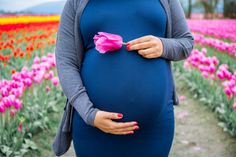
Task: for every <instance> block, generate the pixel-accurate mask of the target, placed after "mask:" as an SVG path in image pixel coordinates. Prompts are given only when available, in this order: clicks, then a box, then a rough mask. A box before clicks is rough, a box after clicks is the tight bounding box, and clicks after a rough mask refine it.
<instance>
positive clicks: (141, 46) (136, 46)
mask: <svg viewBox="0 0 236 157" xmlns="http://www.w3.org/2000/svg"><path fill="white" fill-rule="evenodd" d="M151 47H153V43H152V42H150V41H146V42H142V43H138V44H134V45H131V46H129V47H128V48H127V50H128V51H131V50H141V49H148V48H151Z"/></svg>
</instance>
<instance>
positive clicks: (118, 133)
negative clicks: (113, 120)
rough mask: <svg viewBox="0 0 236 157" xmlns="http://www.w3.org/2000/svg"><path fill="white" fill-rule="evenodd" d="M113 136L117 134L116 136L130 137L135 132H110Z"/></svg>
mask: <svg viewBox="0 0 236 157" xmlns="http://www.w3.org/2000/svg"><path fill="white" fill-rule="evenodd" d="M110 133H111V134H116V135H129V134H133V133H134V131H125V132H124V131H123V132H120V131H113V132H110Z"/></svg>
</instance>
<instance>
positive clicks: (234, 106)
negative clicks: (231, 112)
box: [233, 102, 236, 110]
mask: <svg viewBox="0 0 236 157" xmlns="http://www.w3.org/2000/svg"><path fill="white" fill-rule="evenodd" d="M233 108H234V109H235V110H236V102H235V103H234V104H233Z"/></svg>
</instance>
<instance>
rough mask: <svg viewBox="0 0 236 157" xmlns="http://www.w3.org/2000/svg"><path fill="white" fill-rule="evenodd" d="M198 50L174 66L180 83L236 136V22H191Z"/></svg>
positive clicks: (195, 48)
mask: <svg viewBox="0 0 236 157" xmlns="http://www.w3.org/2000/svg"><path fill="white" fill-rule="evenodd" d="M188 23H189V26H190V28H191V30H192V33H193V34H194V39H195V47H194V50H193V51H192V52H191V54H190V56H189V57H188V58H187V59H186V60H184V61H181V62H176V63H174V69H175V75H176V79H177V82H178V81H179V82H184V85H185V86H186V87H187V88H188V90H189V92H190V93H191V95H192V96H193V97H194V98H196V100H199V101H200V102H202V103H204V104H206V105H207V106H209V107H210V109H211V110H212V111H213V112H215V113H216V114H217V116H218V118H219V123H218V124H219V126H221V127H222V128H223V129H224V131H226V132H228V133H229V134H230V135H232V136H234V137H235V136H236V42H235V41H236V38H235V37H236V20H189V21H188Z"/></svg>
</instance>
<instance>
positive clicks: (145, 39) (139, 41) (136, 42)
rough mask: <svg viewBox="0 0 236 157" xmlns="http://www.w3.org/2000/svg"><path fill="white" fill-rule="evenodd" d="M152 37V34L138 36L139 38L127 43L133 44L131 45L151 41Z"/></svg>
mask: <svg viewBox="0 0 236 157" xmlns="http://www.w3.org/2000/svg"><path fill="white" fill-rule="evenodd" d="M151 39H152V36H151V35H146V36H143V37H140V38H137V39H134V40H131V41H129V42H127V45H130V46H131V45H135V44H139V43H142V42H146V41H150V40H151Z"/></svg>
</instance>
